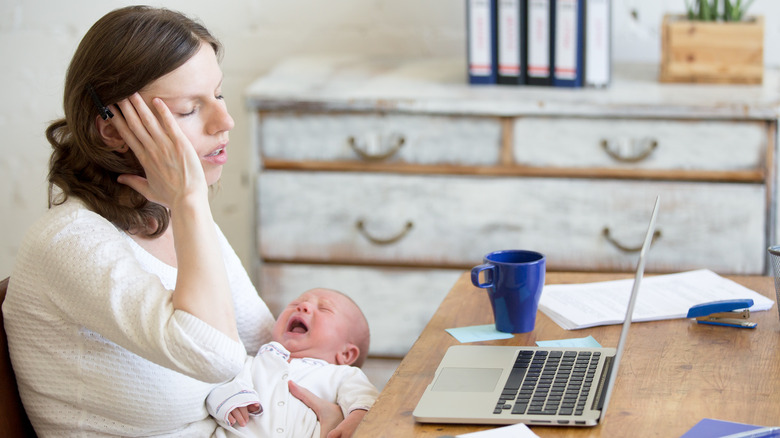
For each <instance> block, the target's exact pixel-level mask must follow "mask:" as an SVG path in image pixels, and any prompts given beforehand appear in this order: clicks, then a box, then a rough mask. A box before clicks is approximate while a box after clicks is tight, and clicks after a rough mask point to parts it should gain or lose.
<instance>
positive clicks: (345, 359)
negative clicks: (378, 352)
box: [336, 344, 360, 365]
mask: <svg viewBox="0 0 780 438" xmlns="http://www.w3.org/2000/svg"><path fill="white" fill-rule="evenodd" d="M358 356H360V348H358V346H357V345H355V344H346V345H344V349H343V350H342V351H341V352H340V353H339V354H337V355H336V364H337V365H352V364H353V363H355V361H356V360H357V358H358Z"/></svg>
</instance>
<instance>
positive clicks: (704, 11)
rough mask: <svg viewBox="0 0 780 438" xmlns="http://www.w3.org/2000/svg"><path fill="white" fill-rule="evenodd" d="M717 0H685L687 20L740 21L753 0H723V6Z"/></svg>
mask: <svg viewBox="0 0 780 438" xmlns="http://www.w3.org/2000/svg"><path fill="white" fill-rule="evenodd" d="M718 3H720V2H719V1H718V0H685V9H686V10H687V11H688V19H689V20H697V21H716V20H723V21H740V20H742V18H743V17H744V16H745V11H747V9H748V7H749V6H750V4H751V3H753V0H747V1H745V2H744V3H743V2H742V0H736V1H731V0H723V8H722V9H721V8H719V7H718Z"/></svg>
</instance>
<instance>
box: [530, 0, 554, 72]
mask: <svg viewBox="0 0 780 438" xmlns="http://www.w3.org/2000/svg"><path fill="white" fill-rule="evenodd" d="M554 18H555V16H554V8H553V0H528V13H527V14H526V29H527V32H528V47H527V56H528V64H527V67H526V78H525V83H526V84H528V85H552V71H553V70H552V69H553V62H554V54H555V48H554V46H553V44H552V36H553V35H554V30H555V29H554V27H555V21H554Z"/></svg>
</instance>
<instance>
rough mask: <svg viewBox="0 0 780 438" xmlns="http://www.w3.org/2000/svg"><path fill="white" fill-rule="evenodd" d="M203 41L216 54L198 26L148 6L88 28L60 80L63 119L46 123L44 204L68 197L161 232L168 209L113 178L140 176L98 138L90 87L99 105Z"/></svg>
mask: <svg viewBox="0 0 780 438" xmlns="http://www.w3.org/2000/svg"><path fill="white" fill-rule="evenodd" d="M203 42H206V43H208V44H210V45H211V47H212V48H213V49H214V52H215V53H216V55H217V57H218V58H219V57H220V56H221V51H222V47H221V45H220V43H219V42H218V41H217V40H216V38H214V37H213V36H212V35H211V34H210V33H209V31H208V30H206V28H205V27H203V26H202V25H200V24H198V23H196V22H195V21H193V20H191V19H189V18H187V17H185V16H184V15H182V14H181V13H178V12H175V11H171V10H167V9H160V8H152V7H147V6H130V7H126V8H121V9H117V10H114V11H112V12H109V13H108V14H106V15H105V16H104V17H103V18H101V19H100V20H98V21H97V22H96V23H95V24H94V25H93V26H92V27H91V28H90V29H89V31H87V34H86V35H84V38H83V39H82V40H81V43H80V44H79V46H78V48H77V49H76V53H75V54H74V55H73V59H72V60H71V63H70V66H69V67H68V72H67V76H66V78H65V93H64V110H65V118H63V119H60V120H56V121H54V122H53V123H52V124H51V125H49V127H48V128H47V129H46V138H47V139H48V140H49V143H51V145H52V148H53V149H54V151H53V152H52V155H51V160H50V161H49V206H51V205H56V204H61V203H63V202H65V200H66V199H67V198H68V197H69V196H75V197H78V198H80V199H81V200H83V201H84V202H85V203H86V204H87V205H88V206H89V207H90V208H91V209H92V210H94V211H95V212H97V213H98V214H100V215H101V216H103V217H105V218H106V219H107V220H109V221H111V222H112V223H114V224H115V225H116V226H117V227H119V228H121V229H123V230H126V231H128V232H133V233H135V232H141V233H143V234H144V235H146V236H157V235H159V234H161V233H162V232H164V231H165V229H166V228H167V227H168V223H169V220H170V217H169V212H168V210H167V209H166V208H165V207H163V206H161V205H159V204H156V203H153V202H149V201H148V200H147V199H146V198H144V196H143V195H141V194H140V193H138V192H136V191H135V190H134V189H132V188H130V187H129V186H126V185H124V184H120V183H118V182H117V177H118V176H119V175H121V174H134V175H141V176H144V175H145V174H144V170H143V168H142V167H141V165H140V163H139V162H138V160H137V159H136V157H135V155H134V154H133V153H132V151H130V150H128V151H127V152H124V153H120V152H117V151H116V150H113V149H112V148H110V147H108V146H107V145H105V144H104V142H103V140H102V138H101V136H100V133H99V132H98V130H97V127H96V126H95V120H96V117H99V114H100V112H99V110H98V106H97V105H96V104H95V102H94V100H93V97H92V95H91V94H90V91H89V88H90V87H91V88H92V89H93V90H94V93H95V95H96V96H98V97H99V99H100V100H101V101H102V103H103V104H104V105H106V106H107V105H110V104H114V103H116V102H118V101H120V100H122V99H124V98H126V97H128V96H130V95H132V94H133V93H135V92H137V91H140V90H141V89H142V88H144V87H145V86H146V85H148V84H149V83H150V82H152V81H154V80H155V79H158V78H160V77H161V76H164V75H165V74H167V73H170V72H171V71H173V70H175V69H177V68H178V67H179V66H181V65H182V64H184V63H185V62H186V61H187V60H189V59H190V58H191V57H192V56H194V55H195V54H196V53H197V52H198V50H199V49H200V47H201V44H202V43H203ZM55 186H56V188H57V189H58V190H55ZM55 191H59V193H57V194H55Z"/></svg>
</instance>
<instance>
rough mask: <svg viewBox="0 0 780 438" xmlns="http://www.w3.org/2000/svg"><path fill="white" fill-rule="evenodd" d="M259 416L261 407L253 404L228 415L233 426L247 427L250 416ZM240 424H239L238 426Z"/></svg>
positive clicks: (236, 409) (234, 410)
mask: <svg viewBox="0 0 780 438" xmlns="http://www.w3.org/2000/svg"><path fill="white" fill-rule="evenodd" d="M250 413H251V414H259V413H260V405H259V404H257V403H253V404H251V405H249V406H241V407H240V408H235V409H233V410H232V411H230V413H229V414H228V422H229V423H230V425H231V426H236V425H238V426H246V425H247V423H248V422H249V414H250ZM236 423H238V424H236Z"/></svg>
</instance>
